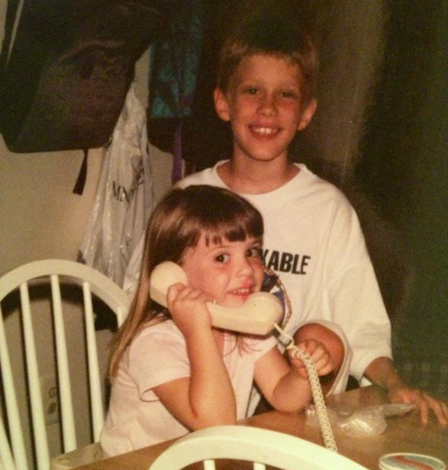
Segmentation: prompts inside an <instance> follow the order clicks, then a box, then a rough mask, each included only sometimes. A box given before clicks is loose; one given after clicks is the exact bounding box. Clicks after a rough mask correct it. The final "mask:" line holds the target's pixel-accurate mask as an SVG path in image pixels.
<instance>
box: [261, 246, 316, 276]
mask: <svg viewBox="0 0 448 470" xmlns="http://www.w3.org/2000/svg"><path fill="white" fill-rule="evenodd" d="M310 260H311V256H307V255H297V254H296V255H293V254H291V253H280V252H279V251H276V250H263V261H264V264H265V266H266V267H267V268H269V269H273V270H274V271H277V272H282V273H292V274H306V273H307V266H308V265H309V262H310Z"/></svg>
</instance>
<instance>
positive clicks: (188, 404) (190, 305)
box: [153, 284, 236, 430]
mask: <svg viewBox="0 0 448 470" xmlns="http://www.w3.org/2000/svg"><path fill="white" fill-rule="evenodd" d="M205 300H206V299H205V297H204V295H203V294H202V293H201V292H199V291H197V290H193V289H191V288H190V287H185V286H182V285H181V284H176V285H175V286H172V287H171V288H170V289H169V291H168V306H169V310H170V312H171V314H172V317H173V321H174V322H175V324H176V326H177V327H178V328H179V330H180V331H181V332H182V334H183V336H184V338H185V341H186V345H187V354H188V358H189V360H190V368H191V371H190V372H191V375H190V377H186V378H181V379H177V380H173V381H171V382H168V383H165V384H162V385H159V386H157V387H155V388H154V390H153V391H154V393H155V394H156V395H157V396H158V398H159V399H160V401H161V402H162V404H163V405H164V406H165V408H167V410H168V411H169V412H170V413H171V414H172V415H173V416H174V417H175V418H176V419H177V420H178V421H179V422H180V423H182V424H183V425H184V426H185V427H187V428H188V429H191V430H196V429H201V428H204V427H208V426H213V425H224V424H235V422H236V401H235V394H234V392H233V388H232V384H231V381H230V378H229V374H228V372H227V369H226V368H225V365H224V361H223V359H222V355H221V351H220V348H219V346H218V343H217V341H216V339H215V335H216V333H214V331H213V330H212V325H211V320H210V314H209V313H208V310H207V307H206V305H205Z"/></svg>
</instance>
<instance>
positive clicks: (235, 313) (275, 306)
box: [149, 261, 283, 335]
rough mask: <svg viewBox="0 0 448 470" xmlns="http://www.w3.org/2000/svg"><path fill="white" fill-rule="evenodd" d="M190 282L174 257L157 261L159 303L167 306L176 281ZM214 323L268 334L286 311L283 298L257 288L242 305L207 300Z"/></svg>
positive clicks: (154, 285) (154, 280)
mask: <svg viewBox="0 0 448 470" xmlns="http://www.w3.org/2000/svg"><path fill="white" fill-rule="evenodd" d="M176 283H181V284H184V285H188V279H187V275H186V274H185V271H184V270H183V269H182V268H181V267H180V266H179V265H178V264H176V263H173V262H172V261H164V262H163V263H161V264H159V265H157V266H156V267H155V268H154V270H153V272H152V274H151V279H150V282H149V285H150V287H149V294H150V296H151V298H152V299H153V300H155V301H156V302H157V303H158V304H160V305H163V306H164V307H166V306H167V302H166V294H167V291H168V287H170V286H171V285H172V284H176ZM207 308H208V310H209V312H210V316H211V317H212V323H213V326H215V327H216V328H223V329H225V330H231V331H238V332H240V333H248V334H252V335H267V334H268V333H270V332H271V331H272V330H273V329H274V323H278V322H279V321H280V319H281V317H282V315H283V307H282V304H281V302H280V301H279V300H278V299H277V297H275V296H274V295H272V294H268V293H267V292H256V293H255V294H252V295H250V296H249V298H248V299H247V301H246V302H245V304H244V305H243V306H241V307H238V308H230V307H223V306H222V305H218V304H215V303H212V302H207Z"/></svg>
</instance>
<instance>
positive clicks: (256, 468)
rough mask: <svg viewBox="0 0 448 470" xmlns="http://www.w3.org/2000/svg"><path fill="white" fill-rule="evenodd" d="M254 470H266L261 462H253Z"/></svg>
mask: <svg viewBox="0 0 448 470" xmlns="http://www.w3.org/2000/svg"><path fill="white" fill-rule="evenodd" d="M254 470H266V465H264V464H262V463H257V462H255V463H254Z"/></svg>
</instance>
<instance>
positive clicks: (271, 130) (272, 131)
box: [254, 127, 276, 134]
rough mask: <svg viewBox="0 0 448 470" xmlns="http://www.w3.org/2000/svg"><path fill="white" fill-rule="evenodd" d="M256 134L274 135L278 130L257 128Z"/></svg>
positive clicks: (255, 129)
mask: <svg viewBox="0 0 448 470" xmlns="http://www.w3.org/2000/svg"><path fill="white" fill-rule="evenodd" d="M254 131H255V132H259V133H260V134H273V133H274V132H276V130H275V129H274V128H272V127H255V128H254Z"/></svg>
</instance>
